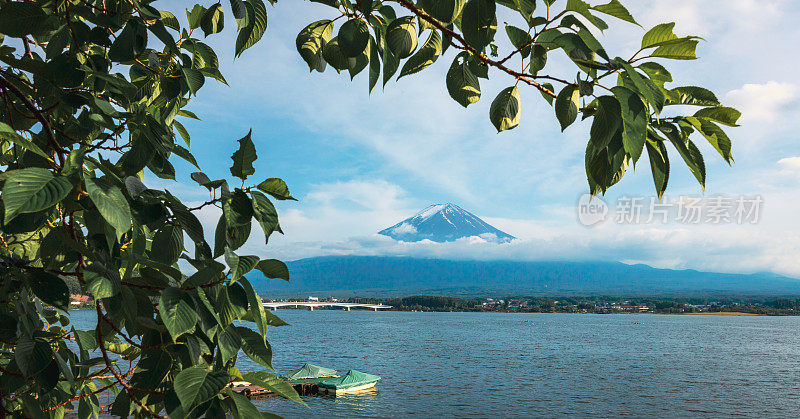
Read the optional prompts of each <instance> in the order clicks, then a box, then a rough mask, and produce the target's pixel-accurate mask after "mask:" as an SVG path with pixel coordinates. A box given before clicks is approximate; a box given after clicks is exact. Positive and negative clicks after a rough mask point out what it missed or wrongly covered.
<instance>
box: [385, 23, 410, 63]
mask: <svg viewBox="0 0 800 419" xmlns="http://www.w3.org/2000/svg"><path fill="white" fill-rule="evenodd" d="M386 46H387V47H388V48H389V49H390V50H391V51H392V53H393V54H394V56H396V57H397V58H399V59H403V58H406V57H408V56H410V55H411V53H413V52H414V50H415V49H417V24H416V22H415V21H414V17H413V16H404V17H401V18H398V19H395V20H393V21H392V23H390V24H389V26H388V27H387V28H386Z"/></svg>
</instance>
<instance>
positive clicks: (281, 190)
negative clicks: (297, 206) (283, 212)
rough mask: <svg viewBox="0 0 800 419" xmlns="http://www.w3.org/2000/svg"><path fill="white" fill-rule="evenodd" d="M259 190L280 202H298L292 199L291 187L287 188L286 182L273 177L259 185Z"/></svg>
mask: <svg viewBox="0 0 800 419" xmlns="http://www.w3.org/2000/svg"><path fill="white" fill-rule="evenodd" d="M258 189H259V190H260V191H262V192H266V193H268V194H269V195H271V196H272V197H273V198H275V199H279V200H282V201H283V200H287V199H291V200H293V201H297V200H296V199H294V198H293V197H292V195H291V194H290V193H289V187H288V186H286V182H284V181H283V180H282V179H278V178H275V177H271V178H269V179H267V180H265V181H263V182H261V183H259V184H258Z"/></svg>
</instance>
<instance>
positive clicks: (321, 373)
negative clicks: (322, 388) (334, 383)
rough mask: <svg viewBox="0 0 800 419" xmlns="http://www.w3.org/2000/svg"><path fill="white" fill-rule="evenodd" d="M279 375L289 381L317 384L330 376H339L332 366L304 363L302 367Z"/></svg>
mask: <svg viewBox="0 0 800 419" xmlns="http://www.w3.org/2000/svg"><path fill="white" fill-rule="evenodd" d="M280 377H281V378H282V379H284V380H286V381H288V382H290V383H312V384H317V383H319V382H322V381H325V380H328V379H331V378H336V377H339V373H338V372H337V371H336V370H335V369H332V368H325V367H320V366H318V365H313V364H309V363H306V364H305V365H303V366H302V367H300V368H298V369H296V370H294V371H292V372H287V373H286V374H283V375H281V376H280Z"/></svg>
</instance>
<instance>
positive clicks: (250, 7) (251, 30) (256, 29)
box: [235, 0, 267, 57]
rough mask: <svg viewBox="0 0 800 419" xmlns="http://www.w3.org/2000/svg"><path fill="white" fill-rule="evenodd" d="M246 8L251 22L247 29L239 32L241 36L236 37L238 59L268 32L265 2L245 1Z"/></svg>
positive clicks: (256, 0)
mask: <svg viewBox="0 0 800 419" xmlns="http://www.w3.org/2000/svg"><path fill="white" fill-rule="evenodd" d="M245 7H246V9H247V15H248V19H249V22H248V25H247V26H246V27H244V28H242V29H241V30H240V31H239V35H238V36H237V37H236V46H235V56H236V57H238V56H240V55H242V53H243V52H244V51H245V50H246V49H248V48H250V47H252V46H253V45H255V44H256V42H258V41H259V40H260V39H261V37H262V36H264V32H265V31H266V30H267V8H266V7H265V6H264V1H263V0H245ZM251 12H252V13H251Z"/></svg>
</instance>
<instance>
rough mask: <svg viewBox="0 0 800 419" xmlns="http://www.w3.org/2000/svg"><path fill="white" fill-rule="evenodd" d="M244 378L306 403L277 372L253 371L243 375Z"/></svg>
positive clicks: (283, 395) (288, 397) (290, 398)
mask: <svg viewBox="0 0 800 419" xmlns="http://www.w3.org/2000/svg"><path fill="white" fill-rule="evenodd" d="M242 379H243V380H244V381H247V382H250V383H253V384H255V385H257V386H260V387H263V388H265V389H267V390H270V391H272V392H274V393H276V394H278V395H280V396H281V397H285V398H287V399H289V400H293V401H296V402H298V403H302V404H305V403H303V400H302V399H300V396H299V395H298V394H297V392H296V391H295V390H294V388H293V387H292V386H291V385H290V384H289V383H287V382H286V381H283V380H281V379H280V377H278V376H277V375H275V374H271V373H268V372H266V371H251V372H248V373H246V374H244V375H242Z"/></svg>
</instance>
